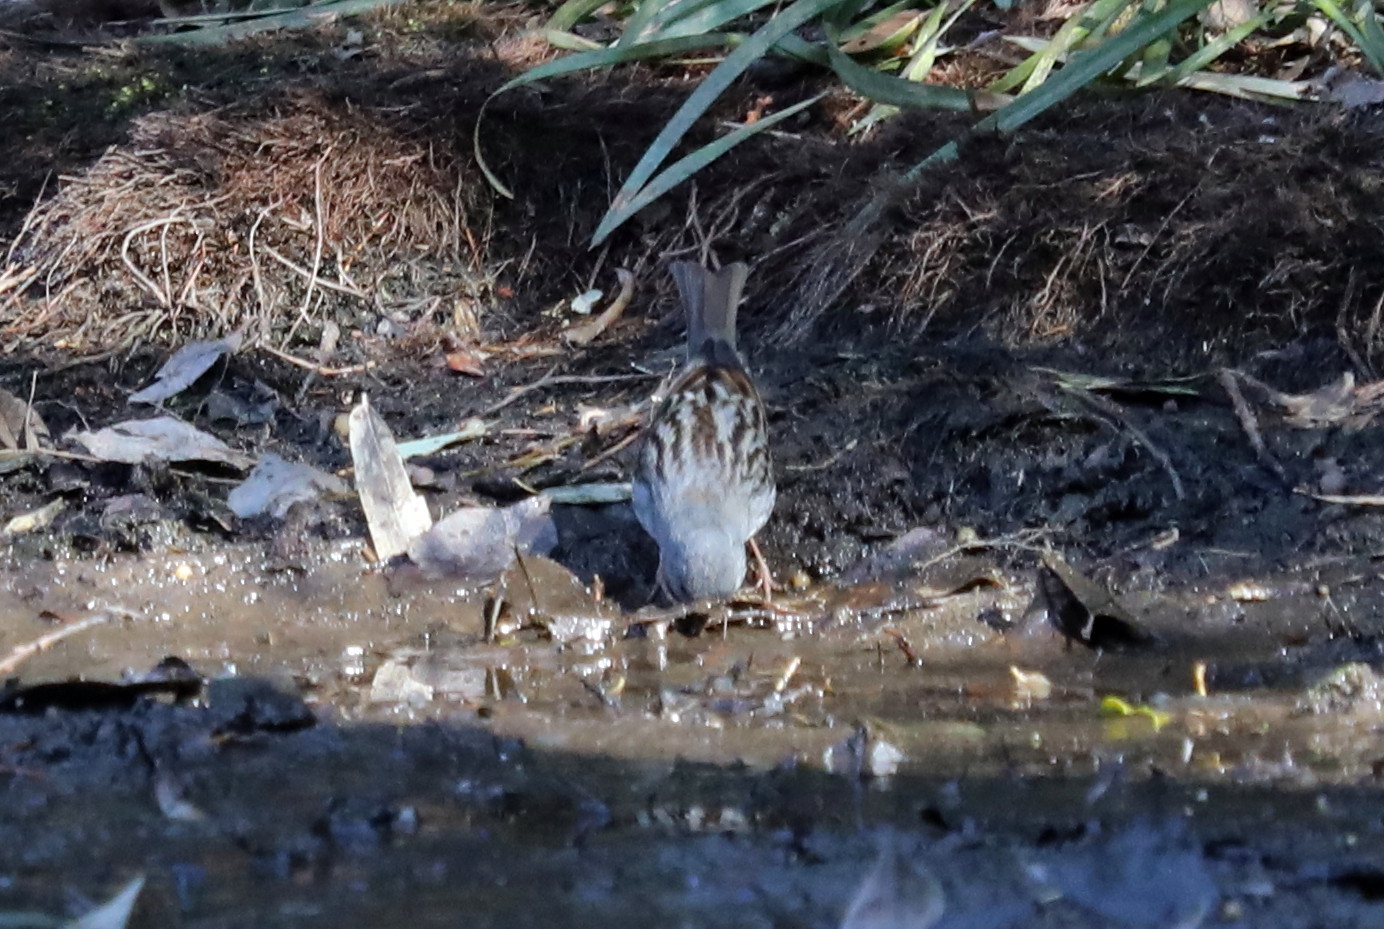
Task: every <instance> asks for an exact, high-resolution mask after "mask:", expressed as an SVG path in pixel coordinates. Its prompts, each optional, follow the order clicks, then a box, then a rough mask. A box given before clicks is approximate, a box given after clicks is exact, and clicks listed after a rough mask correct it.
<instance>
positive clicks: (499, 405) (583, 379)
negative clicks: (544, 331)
mask: <svg viewBox="0 0 1384 929" xmlns="http://www.w3.org/2000/svg"><path fill="white" fill-rule="evenodd" d="M560 364H561V362H559V363H558V364H555V365H553V366H552V367H551V368H549V369H548V373H547V374H545V375H543V376H542V377H540V378H539V379H538V380H536V381H534V382H533V383H532V384H525V385H524V386H522V387H513V388H510V391H509V395H508V396H506V397H505V398H504V399H503V400H500V401H498V402H496V403H492V404H491V405H490V406H488V407H486V408H485V409H484V410H482V411H481V412H480V413H477V414H476V415H477V416H481V417H485V416H491V415H493V414H495V413H498V412H499V411H500V410H503V409H504V408H505V407H507V406H509V405H510V404H511V403H513V402H514V401H515V400H518V399H519V398H520V397H522V396H524V395H525V394H531V393H533V392H534V391H535V390H542V389H543V388H544V387H557V386H559V385H562V384H612V383H616V382H619V381H647V380H650V379H652V378H656V377H658V375H656V374H559V375H557V376H554V374H553V372H555V371H556V370H557V369H558V367H559V366H560Z"/></svg>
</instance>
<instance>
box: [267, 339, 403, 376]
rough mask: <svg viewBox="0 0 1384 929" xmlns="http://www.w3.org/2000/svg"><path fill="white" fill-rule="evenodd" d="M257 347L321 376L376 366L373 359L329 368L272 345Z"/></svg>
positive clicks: (355, 371)
mask: <svg viewBox="0 0 1384 929" xmlns="http://www.w3.org/2000/svg"><path fill="white" fill-rule="evenodd" d="M259 347H260V349H261V350H263V351H266V352H268V353H269V354H271V355H273V356H274V357H275V358H278V359H279V360H280V361H287V362H288V363H289V364H291V365H297V366H298V367H300V368H306V369H307V370H309V371H311V372H312V373H313V374H316V375H319V376H321V377H341V376H342V375H345V374H360V373H361V372H363V371H369V370H371V369H372V368H374V367H376V364H377V363H376V362H373V361H367V362H365V363H364V364H358V365H349V366H348V367H345V368H329V367H327V366H326V365H320V364H318V363H316V362H315V361H308V360H307V359H306V358H299V357H298V356H296V355H290V354H289V353H288V352H285V351H282V350H280V349H277V348H275V347H274V346H272V345H261V346H259Z"/></svg>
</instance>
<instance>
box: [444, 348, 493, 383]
mask: <svg viewBox="0 0 1384 929" xmlns="http://www.w3.org/2000/svg"><path fill="white" fill-rule="evenodd" d="M444 357H445V358H446V359H447V368H448V370H451V371H455V372H456V373H458V374H466V375H469V376H471V377H485V367H484V365H483V364H482V362H484V361H485V355H484V354H483V353H481V352H480V351H478V350H476V349H474V348H458V349H456V350H454V351H450V352H448V353H447V354H446V355H445V356H444Z"/></svg>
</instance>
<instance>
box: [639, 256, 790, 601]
mask: <svg viewBox="0 0 1384 929" xmlns="http://www.w3.org/2000/svg"><path fill="white" fill-rule="evenodd" d="M671 270H672V273H673V278H674V279H675V280H676V281H677V284H678V291H679V292H680V293H681V295H682V302H683V307H684V309H685V310H686V313H687V359H686V361H685V362H684V364H683V366H682V368H681V369H680V370H679V371H678V372H677V374H676V375H675V376H674V378H673V380H672V382H671V383H670V384H669V385H668V388H667V390H666V392H665V394H664V397H663V399H662V401H661V402H659V404H658V405H657V407H656V408H655V410H654V412H653V415H652V416H651V417H650V419H649V422H648V424H647V425H646V426H645V432H644V438H643V442H642V444H641V446H640V450H639V463H638V465H637V467H636V469H635V475H634V512H635V515H636V516H638V518H639V522H640V524H641V525H643V527H644V529H645V530H646V531H647V532H648V533H649V535H651V536H652V537H653V539H654V541H656V542H657V543H658V550H659V582H660V584H661V585H662V586H663V588H664V589H665V590H666V591H667V592H668V594H669V595H670V596H672V597H673V598H674V599H676V600H681V601H684V602H690V601H693V600H700V599H703V598H712V597H725V596H728V595H730V594H732V593H734V592H735V591H736V590H737V589H738V588H739V587H740V584H741V582H742V581H743V580H744V577H745V567H746V559H745V544H746V543H747V542H748V541H749V540H750V539H751V537H753V536H754V534H755V533H756V532H758V531H759V530H760V529H761V528H762V527H763V526H764V524H765V523H766V522H767V521H768V519H769V514H770V512H772V510H773V508H774V497H775V489H774V472H773V466H772V464H771V462H770V458H769V433H768V427H767V424H766V421H765V416H764V404H763V403H762V402H761V401H760V399H759V393H758V391H756V390H755V386H754V382H753V381H751V380H750V376H749V374H748V373H747V372H746V371H745V366H744V363H743V362H742V361H741V360H740V355H739V353H737V352H736V350H735V311H736V308H737V306H738V304H739V302H740V293H741V290H742V288H743V287H744V284H745V277H746V274H747V273H748V269H747V268H746V267H745V265H743V264H738V263H737V264H733V265H730V266H728V267H726V268H722V269H721V270H720V271H718V272H715V273H713V272H710V271H707V270H705V269H704V268H702V267H701V266H700V265H696V264H693V263H691V262H677V263H675V264H674V265H673V266H672V268H671Z"/></svg>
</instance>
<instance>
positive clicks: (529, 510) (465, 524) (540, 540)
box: [408, 496, 557, 580]
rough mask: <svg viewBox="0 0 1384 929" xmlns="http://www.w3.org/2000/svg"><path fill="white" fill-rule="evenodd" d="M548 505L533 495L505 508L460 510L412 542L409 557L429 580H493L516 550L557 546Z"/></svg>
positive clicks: (543, 551) (544, 550) (533, 550)
mask: <svg viewBox="0 0 1384 929" xmlns="http://www.w3.org/2000/svg"><path fill="white" fill-rule="evenodd" d="M550 505H551V504H550V501H549V500H548V498H547V497H543V496H537V497H529V498H527V499H525V500H520V501H519V502H518V503H515V504H512V505H510V506H507V507H484V506H470V507H465V508H464V509H461V510H458V511H456V512H455V513H452V514H450V515H449V516H447V517H446V518H444V519H442V520H439V521H438V523H437V525H435V526H433V527H432V528H431V529H430V530H428V531H427V532H425V533H423V534H422V535H420V536H418V537H417V538H416V539H414V540H413V542H412V543H411V544H410V545H409V546H408V554H409V558H410V559H412V561H413V563H414V564H416V565H418V566H419V567H420V568H422V569H423V573H424V574H426V575H429V576H432V577H457V578H464V579H472V580H489V579H491V578H494V577H497V576H499V575H500V574H502V573H503V572H504V571H505V570H506V569H507V568H508V567H509V566H510V564H511V563H512V562H513V561H514V552H515V549H516V548H517V549H518V550H519V551H520V552H522V553H534V554H539V555H543V554H547V553H548V552H550V551H552V549H553V548H554V547H555V546H556V545H557V529H556V527H555V526H554V525H553V521H552V516H551V515H550V514H549V512H548V511H549V507H550Z"/></svg>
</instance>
